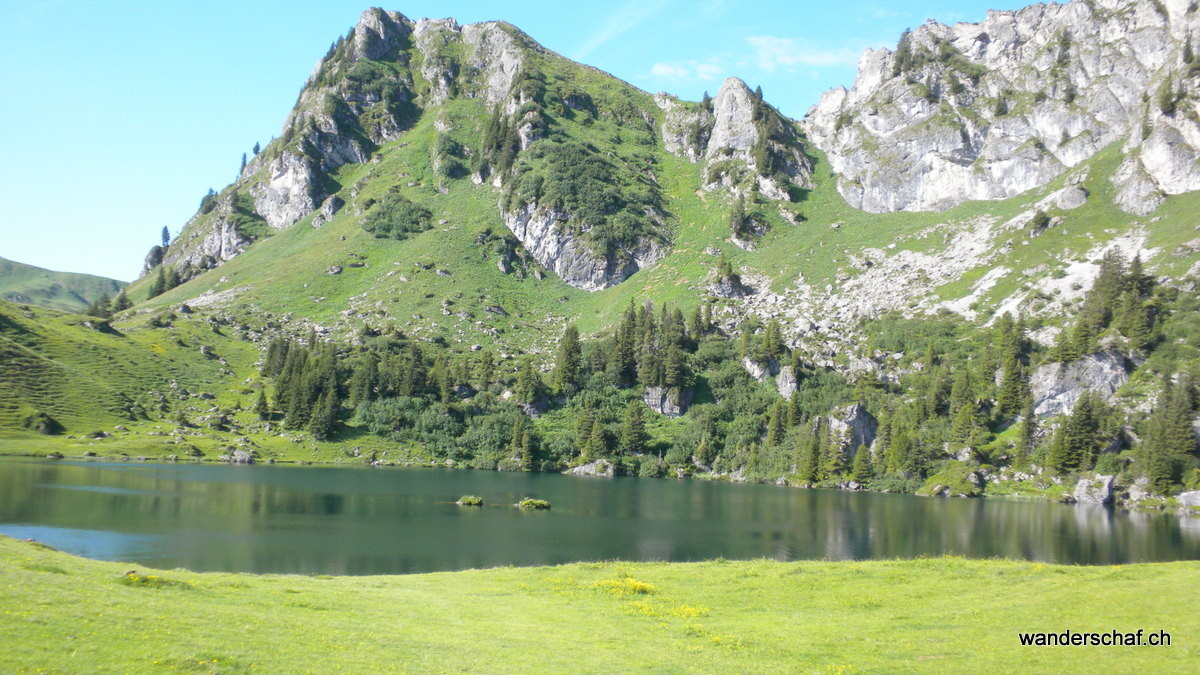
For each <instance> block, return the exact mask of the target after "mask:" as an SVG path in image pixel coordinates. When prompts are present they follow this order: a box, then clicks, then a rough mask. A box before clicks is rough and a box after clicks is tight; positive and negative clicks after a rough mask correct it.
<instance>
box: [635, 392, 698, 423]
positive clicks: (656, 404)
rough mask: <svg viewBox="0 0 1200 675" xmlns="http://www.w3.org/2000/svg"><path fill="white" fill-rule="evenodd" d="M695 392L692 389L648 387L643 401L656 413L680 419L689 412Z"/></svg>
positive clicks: (643, 395) (643, 394)
mask: <svg viewBox="0 0 1200 675" xmlns="http://www.w3.org/2000/svg"><path fill="white" fill-rule="evenodd" d="M693 394H695V391H693V390H692V388H691V387H685V388H683V389H680V388H677V387H646V391H644V392H643V393H642V400H643V401H645V402H646V405H647V406H649V407H650V409H651V410H653V411H654V412H657V413H659V414H660V415H666V416H667V417H671V418H675V417H680V416H682V415H683V414H684V413H686V412H687V409H688V406H689V405H690V404H691V402H692V395H693Z"/></svg>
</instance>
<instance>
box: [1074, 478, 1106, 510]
mask: <svg viewBox="0 0 1200 675" xmlns="http://www.w3.org/2000/svg"><path fill="white" fill-rule="evenodd" d="M1114 478H1115V476H1102V475H1100V474H1095V475H1093V476H1092V477H1091V478H1080V479H1079V482H1078V483H1076V484H1075V491H1074V492H1073V493H1072V495H1071V496H1072V497H1074V499H1075V503H1077V504H1092V505H1095V506H1106V505H1108V504H1111V503H1112V499H1113V479H1114Z"/></svg>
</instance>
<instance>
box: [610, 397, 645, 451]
mask: <svg viewBox="0 0 1200 675" xmlns="http://www.w3.org/2000/svg"><path fill="white" fill-rule="evenodd" d="M642 405H643V404H642V402H641V401H638V400H633V401H630V402H629V405H628V406H626V408H625V420H624V422H622V424H621V434H620V440H619V441H618V445H617V451H618V452H619V453H620V454H622V455H625V456H628V455H634V454H640V453H642V452H643V451H645V449H646V440H647V436H646V421H645V420H644V419H643V417H642Z"/></svg>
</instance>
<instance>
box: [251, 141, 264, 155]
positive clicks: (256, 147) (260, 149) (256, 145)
mask: <svg viewBox="0 0 1200 675" xmlns="http://www.w3.org/2000/svg"><path fill="white" fill-rule="evenodd" d="M250 152H253V153H254V156H255V157H257V156H258V153H260V152H262V147H261V146H259V144H258V141H255V142H254V148H253V149H252V150H251V151H250Z"/></svg>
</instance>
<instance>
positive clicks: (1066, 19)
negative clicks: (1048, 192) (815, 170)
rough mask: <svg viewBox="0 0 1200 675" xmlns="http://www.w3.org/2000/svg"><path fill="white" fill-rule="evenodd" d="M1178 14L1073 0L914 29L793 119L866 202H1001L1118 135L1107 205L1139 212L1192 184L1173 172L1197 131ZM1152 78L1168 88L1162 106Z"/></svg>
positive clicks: (1185, 22)
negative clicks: (847, 84)
mask: <svg viewBox="0 0 1200 675" xmlns="http://www.w3.org/2000/svg"><path fill="white" fill-rule="evenodd" d="M1189 8H1190V5H1189V4H1188V3H1187V2H1184V1H1183V0H1177V1H1172V2H1166V3H1162V2H1144V1H1143V0H1104V1H1103V2H1096V1H1092V0H1075V1H1073V2H1070V3H1067V4H1053V3H1052V4H1038V5H1032V6H1030V7H1026V8H1024V9H1021V10H1017V11H1008V12H998V11H993V12H989V13H988V17H987V19H986V20H985V21H983V22H982V23H978V24H969V23H959V24H955V25H954V26H946V25H942V24H939V23H936V22H930V23H927V24H925V25H923V26H921V27H919V28H917V29H916V30H914V31H912V32H911V33H906V34H905V35H904V36H903V37H902V38H901V41H900V43H899V44H898V45H897V48H896V49H895V50H885V49H881V50H868V51H867V52H865V53H864V54H863V56H862V58H861V60H860V62H859V73H858V77H857V78H856V80H855V83H854V86H853V87H851V88H850V89H849V90H846V89H840V88H839V89H835V90H833V91H830V92H827V93H826V94H825V95H824V96H823V97H822V98H821V101H820V102H819V103H818V104H817V105H816V106H814V107H813V109H812V110H811V111H810V112H809V114H808V116H807V117H806V119H805V125H806V127H807V129H808V132H809V135H810V137H811V138H812V139H813V141H814V142H815V143H816V145H817V146H818V147H820V148H821V149H823V150H825V151H826V152H827V153H828V155H829V160H830V164H831V166H832V167H833V169H834V171H835V172H837V173H838V174H840V180H839V185H838V188H839V190H840V191H841V193H842V195H843V196H844V197H845V198H846V199H847V201H848V202H850V203H851V204H852V205H854V206H856V207H858V208H861V209H863V210H866V211H871V212H885V211H899V210H910V211H920V210H941V209H945V208H949V207H951V206H954V205H956V204H959V203H961V202H963V201H966V200H969V199H1003V198H1007V197H1011V196H1013V195H1016V194H1019V193H1021V192H1024V191H1025V190H1028V189H1031V188H1034V187H1038V186H1041V185H1044V184H1045V183H1047V182H1049V181H1050V180H1052V179H1054V178H1055V177H1057V176H1058V175H1060V174H1061V173H1062V172H1063V171H1065V170H1066V169H1068V168H1069V167H1072V166H1075V165H1077V164H1079V163H1080V162H1082V161H1084V160H1086V159H1088V158H1090V157H1092V156H1093V155H1094V154H1095V153H1096V152H1098V151H1099V150H1101V149H1103V148H1104V147H1106V146H1108V145H1110V144H1112V143H1113V142H1116V141H1119V140H1122V139H1124V140H1125V144H1124V145H1125V147H1124V150H1125V152H1126V160H1125V161H1126V164H1125V165H1123V166H1122V170H1121V171H1120V172H1118V173H1119V175H1118V177H1117V188H1118V203H1119V205H1121V206H1122V207H1123V208H1126V210H1130V211H1140V212H1145V211H1146V210H1147V208H1149V210H1153V208H1154V207H1156V206H1157V201H1156V200H1160V199H1161V194H1163V193H1166V194H1176V193H1179V192H1183V191H1187V190H1194V189H1197V188H1198V187H1200V177H1198V176H1197V175H1196V172H1194V171H1190V170H1188V168H1187V167H1190V166H1191V164H1192V162H1194V161H1195V160H1196V159H1197V157H1198V156H1197V154H1196V150H1195V148H1196V147H1197V142H1196V141H1197V140H1200V130H1197V128H1196V126H1197V125H1196V123H1195V122H1194V121H1192V120H1189V119H1187V118H1188V115H1186V114H1184V112H1185V110H1194V105H1193V104H1192V102H1191V99H1190V95H1188V94H1187V90H1186V89H1185V88H1183V82H1184V80H1186V79H1187V78H1188V77H1190V75H1188V73H1189V72H1191V71H1190V64H1185V63H1184V58H1185V50H1184V44H1185V43H1186V42H1187V41H1189V40H1191V39H1192V38H1191V36H1192V35H1193V34H1194V32H1195V29H1196V28H1197V25H1196V24H1197V23H1200V20H1198V18H1197V13H1196V12H1195V11H1190V10H1189ZM1164 86H1166V87H1167V88H1168V90H1171V87H1175V88H1177V89H1175V90H1171V91H1177V92H1182V93H1178V95H1172V96H1169V98H1170V99H1171V103H1170V104H1168V105H1166V106H1165V108H1164V106H1163V105H1162V104H1161V101H1163V100H1165V99H1163V98H1162V95H1161V89H1162V87H1164ZM1146 92H1159V93H1158V94H1156V95H1155V96H1153V97H1151V98H1152V99H1154V100H1149V101H1147V100H1143V99H1144V94H1145V93H1146ZM1173 106H1174V107H1177V108H1178V109H1179V110H1178V112H1177V113H1174V114H1170V113H1169V112H1168V111H1169V110H1170V109H1171V108H1172V107H1173ZM1147 204H1149V206H1148V207H1147Z"/></svg>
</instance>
